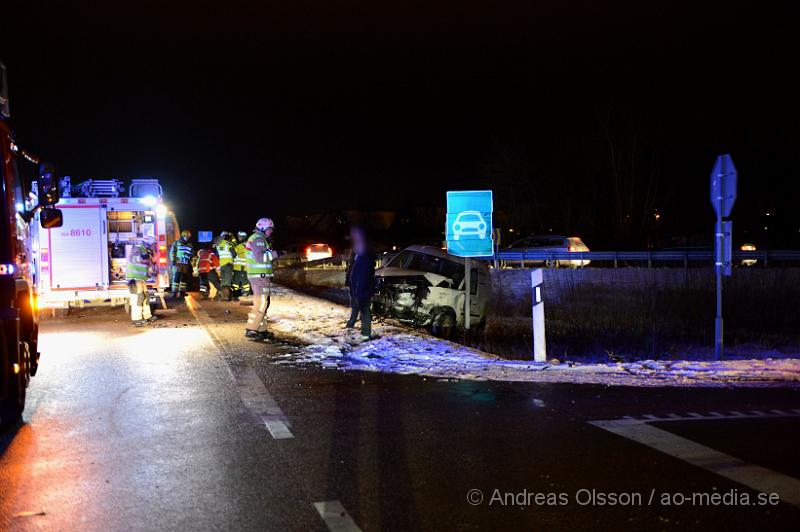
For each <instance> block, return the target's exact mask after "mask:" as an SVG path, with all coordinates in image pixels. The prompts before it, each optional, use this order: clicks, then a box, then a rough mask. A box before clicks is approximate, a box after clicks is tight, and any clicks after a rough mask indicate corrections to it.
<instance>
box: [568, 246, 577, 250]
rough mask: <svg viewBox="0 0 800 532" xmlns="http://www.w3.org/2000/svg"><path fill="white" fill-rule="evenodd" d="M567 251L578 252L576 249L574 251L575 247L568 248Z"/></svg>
mask: <svg viewBox="0 0 800 532" xmlns="http://www.w3.org/2000/svg"><path fill="white" fill-rule="evenodd" d="M569 251H578V250H577V249H575V246H570V247H569Z"/></svg>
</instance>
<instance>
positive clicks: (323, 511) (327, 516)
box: [314, 501, 361, 532]
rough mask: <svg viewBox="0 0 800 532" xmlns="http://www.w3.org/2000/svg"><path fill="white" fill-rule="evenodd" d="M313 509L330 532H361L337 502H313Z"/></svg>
mask: <svg viewBox="0 0 800 532" xmlns="http://www.w3.org/2000/svg"><path fill="white" fill-rule="evenodd" d="M314 508H316V509H317V512H319V515H320V517H322V520H323V521H325V525H326V526H327V527H328V530H330V531H331V532H361V529H360V528H358V525H356V523H355V521H353V518H352V517H350V514H348V513H347V510H345V509H344V506H342V503H340V502H339V501H323V502H315V503H314Z"/></svg>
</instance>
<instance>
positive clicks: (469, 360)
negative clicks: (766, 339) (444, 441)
mask: <svg viewBox="0 0 800 532" xmlns="http://www.w3.org/2000/svg"><path fill="white" fill-rule="evenodd" d="M348 315H349V309H347V308H346V307H343V306H341V305H336V304H334V303H331V302H329V301H324V300H321V299H317V298H314V297H310V296H306V295H303V294H299V293H297V292H294V291H292V290H288V289H286V288H283V287H275V288H274V291H273V297H272V306H271V307H270V321H271V330H272V331H273V332H274V333H275V334H276V335H277V337H278V338H279V339H280V340H283V341H288V342H290V343H293V344H294V345H296V346H297V350H296V351H294V352H292V353H290V354H287V355H284V356H283V357H281V358H280V359H277V360H276V363H280V364H318V365H321V366H323V367H326V368H335V369H342V370H361V371H376V372H387V373H397V374H415V375H422V376H426V377H432V378H440V379H470V380H497V381H526V382H567V383H587V384H589V383H593V384H606V385H624V386H792V387H800V358H782V359H771V358H767V359H759V360H732V361H723V362H700V361H674V360H672V361H654V360H645V361H638V362H630V363H609V364H602V363H590V364H579V363H571V362H568V363H556V362H552V363H544V364H535V363H532V362H529V361H522V360H506V359H503V358H500V357H497V356H495V355H492V354H489V353H485V352H482V351H479V350H477V349H472V348H469V347H465V346H462V345H459V344H455V343H452V342H448V341H446V340H441V339H438V338H433V337H431V336H429V335H427V334H425V333H424V332H423V331H416V330H412V329H409V328H407V327H404V326H402V325H398V324H395V323H382V324H374V326H373V334H375V335H378V336H379V338H377V339H374V340H371V341H368V342H358V340H357V337H358V334H357V330H356V331H346V330H345V329H344V323H345V321H346V320H347V317H348Z"/></svg>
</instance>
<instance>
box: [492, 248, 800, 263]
mask: <svg viewBox="0 0 800 532" xmlns="http://www.w3.org/2000/svg"><path fill="white" fill-rule="evenodd" d="M496 255H497V257H496V259H497V260H501V261H507V262H512V263H513V262H548V261H553V262H555V261H581V260H585V261H606V262H612V261H613V262H614V264H615V265H616V264H617V263H618V262H647V263H648V264H652V263H653V262H684V263H688V262H708V263H712V262H713V261H714V252H713V251H711V250H657V251H513V250H507V249H504V250H500V251H498V252H497V254H496ZM732 260H733V261H735V262H739V261H745V260H747V261H762V262H763V263H764V265H766V264H767V263H768V262H769V261H800V250H765V251H734V252H733V258H732Z"/></svg>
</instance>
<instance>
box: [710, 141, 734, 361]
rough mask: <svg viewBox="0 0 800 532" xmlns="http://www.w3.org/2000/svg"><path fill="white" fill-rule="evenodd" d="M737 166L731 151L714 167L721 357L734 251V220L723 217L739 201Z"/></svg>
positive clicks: (717, 323) (716, 341)
mask: <svg viewBox="0 0 800 532" xmlns="http://www.w3.org/2000/svg"><path fill="white" fill-rule="evenodd" d="M737 176H738V174H737V172H736V167H735V166H734V165H733V159H731V156H730V155H728V154H727V153H726V154H724V155H720V156H719V157H717V160H716V161H715V162H714V168H712V169H711V179H710V181H711V186H710V189H711V194H710V196H711V205H712V206H713V207H714V210H715V211H716V212H717V224H716V225H715V226H714V270H715V271H716V274H717V317H716V319H715V320H714V352H715V354H716V356H717V360H722V355H723V322H722V276H723V275H726V276H729V275H731V273H733V270H732V264H731V255H732V253H731V250H732V245H733V243H732V241H733V235H732V234H731V233H732V227H733V223H732V222H731V221H729V220H723V218H727V217H728V216H730V215H731V210H732V209H733V204H734V202H735V201H736V180H737Z"/></svg>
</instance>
